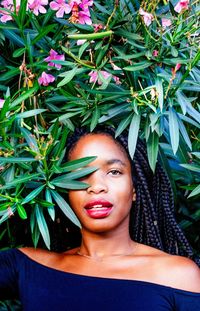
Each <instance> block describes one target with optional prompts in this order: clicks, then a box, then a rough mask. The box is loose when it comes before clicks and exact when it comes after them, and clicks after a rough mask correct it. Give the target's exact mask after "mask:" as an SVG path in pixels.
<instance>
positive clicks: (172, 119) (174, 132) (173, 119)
mask: <svg viewBox="0 0 200 311" xmlns="http://www.w3.org/2000/svg"><path fill="white" fill-rule="evenodd" d="M169 133H170V139H171V144H172V150H173V152H174V154H176V152H177V150H178V145H179V124H178V117H177V114H176V112H175V110H174V109H173V108H172V107H170V108H169Z"/></svg>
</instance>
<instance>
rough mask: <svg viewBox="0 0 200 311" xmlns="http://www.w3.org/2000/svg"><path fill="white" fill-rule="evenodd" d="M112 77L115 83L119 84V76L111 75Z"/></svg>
mask: <svg viewBox="0 0 200 311" xmlns="http://www.w3.org/2000/svg"><path fill="white" fill-rule="evenodd" d="M113 79H114V81H115V83H116V84H121V81H120V79H119V77H117V76H113Z"/></svg>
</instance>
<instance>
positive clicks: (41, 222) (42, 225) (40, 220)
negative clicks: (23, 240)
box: [35, 204, 50, 249]
mask: <svg viewBox="0 0 200 311" xmlns="http://www.w3.org/2000/svg"><path fill="white" fill-rule="evenodd" d="M35 215H36V220H37V224H38V227H39V230H40V233H41V235H42V237H43V240H44V242H45V245H46V247H47V248H48V249H50V235H49V229H48V226H47V223H46V220H45V218H44V214H43V208H41V207H40V206H39V205H38V204H36V207H35Z"/></svg>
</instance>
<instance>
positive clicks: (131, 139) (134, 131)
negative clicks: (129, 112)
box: [128, 114, 141, 159]
mask: <svg viewBox="0 0 200 311" xmlns="http://www.w3.org/2000/svg"><path fill="white" fill-rule="evenodd" d="M140 120H141V116H140V115H139V114H134V116H133V118H132V121H131V124H130V127H129V133H128V149H129V153H130V156H131V158H132V159H133V157H134V153H135V148H136V143H137V139H138V133H139V129H140Z"/></svg>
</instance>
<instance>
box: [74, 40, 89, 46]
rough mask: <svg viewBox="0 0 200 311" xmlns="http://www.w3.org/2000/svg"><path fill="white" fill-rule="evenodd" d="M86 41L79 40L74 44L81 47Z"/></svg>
mask: <svg viewBox="0 0 200 311" xmlns="http://www.w3.org/2000/svg"><path fill="white" fill-rule="evenodd" d="M86 41H87V40H86V39H80V40H77V42H76V44H77V45H82V44H84V43H85V42H86Z"/></svg>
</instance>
